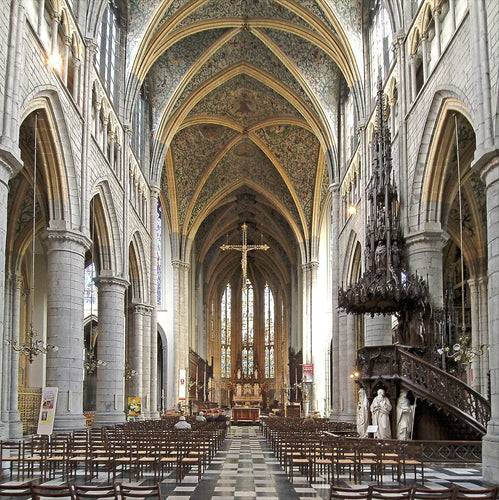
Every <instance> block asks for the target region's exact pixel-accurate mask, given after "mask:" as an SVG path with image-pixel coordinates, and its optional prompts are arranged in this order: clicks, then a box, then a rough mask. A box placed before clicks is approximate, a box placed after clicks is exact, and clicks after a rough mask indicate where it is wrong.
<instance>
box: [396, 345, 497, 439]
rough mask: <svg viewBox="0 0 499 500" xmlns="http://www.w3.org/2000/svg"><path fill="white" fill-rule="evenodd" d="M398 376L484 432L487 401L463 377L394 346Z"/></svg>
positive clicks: (485, 429) (485, 430)
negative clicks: (459, 377)
mask: <svg viewBox="0 0 499 500" xmlns="http://www.w3.org/2000/svg"><path fill="white" fill-rule="evenodd" d="M397 357H398V363H397V364H398V372H399V373H398V375H399V377H400V379H401V380H402V381H403V383H404V385H406V386H407V388H410V389H411V390H413V392H419V393H420V395H421V396H425V397H426V398H427V399H429V400H432V401H433V402H434V403H438V404H439V405H440V406H441V407H443V408H446V409H448V410H451V411H452V412H453V413H455V414H458V415H459V416H460V417H461V418H463V419H464V420H466V421H467V422H468V423H469V424H470V425H471V426H472V427H474V428H475V429H476V430H478V431H479V432H480V433H481V434H485V433H486V432H487V422H488V421H489V420H490V403H489V402H488V401H487V399H485V398H484V397H483V396H482V395H481V394H479V393H478V392H476V391H474V390H473V389H472V388H471V387H469V386H468V385H467V384H466V383H464V382H463V381H462V380H460V379H458V378H456V377H454V376H453V375H451V374H450V373H447V372H446V371H444V370H441V369H440V368H438V367H436V366H434V365H432V364H431V363H428V362H427V361H425V360H424V359H422V358H420V357H419V356H415V355H414V354H411V353H410V352H407V351H406V350H404V349H402V348H400V347H397Z"/></svg>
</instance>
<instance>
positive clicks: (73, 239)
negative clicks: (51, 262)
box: [44, 227, 92, 251]
mask: <svg viewBox="0 0 499 500" xmlns="http://www.w3.org/2000/svg"><path fill="white" fill-rule="evenodd" d="M44 239H45V241H46V242H47V243H49V249H48V250H49V251H52V250H55V248H52V245H57V244H65V243H73V244H75V245H77V246H79V247H82V248H83V249H84V250H88V249H89V248H90V246H91V243H92V242H91V240H90V239H89V238H88V236H86V235H84V234H83V233H81V232H79V231H73V230H71V229H69V230H68V229H64V230H60V229H51V228H50V227H49V228H48V229H47V230H46V232H45V235H44Z"/></svg>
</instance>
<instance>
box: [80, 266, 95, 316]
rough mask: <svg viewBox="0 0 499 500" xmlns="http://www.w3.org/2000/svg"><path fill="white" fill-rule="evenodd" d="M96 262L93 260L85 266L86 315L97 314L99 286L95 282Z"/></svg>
mask: <svg viewBox="0 0 499 500" xmlns="http://www.w3.org/2000/svg"><path fill="white" fill-rule="evenodd" d="M94 278H95V264H94V263H93V262H92V263H90V264H89V265H88V266H87V267H86V268H85V296H84V299H83V300H84V315H85V318H86V317H87V316H90V315H93V316H96V315H97V287H96V286H95V283H94Z"/></svg>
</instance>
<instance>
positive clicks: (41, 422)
mask: <svg viewBox="0 0 499 500" xmlns="http://www.w3.org/2000/svg"><path fill="white" fill-rule="evenodd" d="M57 392H58V388H57V387H44V388H43V389H42V400H41V402H40V414H39V415H38V427H37V430H36V433H37V434H40V435H50V434H52V431H53V430H54V419H55V408H56V404H57Z"/></svg>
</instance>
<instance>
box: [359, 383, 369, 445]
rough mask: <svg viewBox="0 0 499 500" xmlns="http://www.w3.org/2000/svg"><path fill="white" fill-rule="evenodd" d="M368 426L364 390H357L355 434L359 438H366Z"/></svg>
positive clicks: (367, 407) (367, 405) (367, 411)
mask: <svg viewBox="0 0 499 500" xmlns="http://www.w3.org/2000/svg"><path fill="white" fill-rule="evenodd" d="M368 425H369V402H368V400H367V394H366V391H365V390H364V389H362V388H361V389H359V401H358V403H357V432H358V433H359V437H361V438H365V437H367V427H368Z"/></svg>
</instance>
